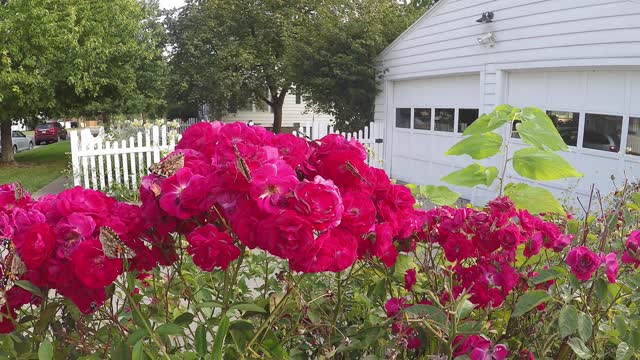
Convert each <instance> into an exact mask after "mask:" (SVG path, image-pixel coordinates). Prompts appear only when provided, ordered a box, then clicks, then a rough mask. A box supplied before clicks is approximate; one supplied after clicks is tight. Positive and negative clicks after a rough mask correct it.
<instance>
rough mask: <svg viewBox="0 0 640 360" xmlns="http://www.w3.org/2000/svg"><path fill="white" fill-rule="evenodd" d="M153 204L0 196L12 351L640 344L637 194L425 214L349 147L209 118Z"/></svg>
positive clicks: (632, 348)
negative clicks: (536, 207)
mask: <svg viewBox="0 0 640 360" xmlns="http://www.w3.org/2000/svg"><path fill="white" fill-rule="evenodd" d="M414 190H415V189H414ZM429 193H430V194H433V193H432V192H431V191H429ZM140 200H141V201H140V203H139V204H128V203H123V202H118V201H116V200H115V199H112V198H110V197H108V196H106V195H104V194H103V193H101V192H98V191H93V190H85V189H82V188H73V189H70V190H67V191H64V192H62V193H61V194H59V195H49V196H45V197H43V198H40V199H38V200H37V201H35V200H34V199H32V198H31V197H30V195H29V194H27V193H25V192H24V190H23V189H22V188H21V187H20V186H19V185H18V184H9V185H3V186H1V187H0V238H2V239H3V245H4V247H5V249H4V253H3V256H4V261H3V262H2V269H1V270H2V286H3V288H2V289H0V290H2V291H1V293H2V295H3V296H2V307H1V310H0V313H1V315H2V321H1V322H0V332H2V333H5V334H10V335H5V336H3V337H1V338H0V351H1V352H2V354H3V355H4V356H7V357H18V358H31V357H34V356H36V354H37V356H38V357H39V358H41V359H42V358H45V359H51V358H84V359H90V358H91V359H92V358H98V359H99V358H106V357H111V358H129V357H132V358H133V359H146V358H151V359H154V358H158V357H160V358H176V359H182V358H188V359H189V358H190V359H197V358H202V357H207V358H208V357H209V356H211V358H213V359H222V358H225V359H249V358H276V359H282V358H292V359H312V358H325V359H328V358H338V359H351V358H353V359H361V358H367V359H382V358H437V359H445V358H452V359H453V358H458V359H473V360H480V359H482V360H489V359H507V358H515V359H518V358H520V359H545V358H554V359H566V358H570V357H572V356H578V357H580V358H590V357H594V358H603V359H604V358H618V359H629V358H631V357H633V356H635V355H634V354H635V353H636V352H637V351H639V350H638V349H640V330H637V329H639V327H638V320H640V312H639V310H638V308H637V306H636V305H635V304H636V302H637V300H639V297H638V295H637V290H638V287H640V276H638V273H637V270H636V269H637V268H638V266H640V232H638V231H634V230H636V229H633V226H635V225H636V224H637V220H634V219H637V218H636V217H635V216H636V215H635V213H636V212H637V211H638V210H640V194H639V193H638V190H637V189H636V188H634V187H633V186H630V185H625V187H624V188H623V189H621V191H620V192H619V193H617V194H616V195H615V196H614V197H613V199H612V200H611V203H612V205H611V206H610V207H609V208H608V209H605V208H604V207H603V209H602V211H601V215H600V216H593V214H591V213H589V212H587V213H586V214H585V217H584V219H573V217H571V216H567V214H565V213H547V214H540V213H535V212H534V213H531V212H530V211H528V210H526V209H525V208H524V207H523V206H517V205H515V204H514V202H513V201H512V200H510V199H509V198H508V197H499V198H496V199H495V200H493V201H491V202H489V203H488V204H487V205H486V206H484V207H482V208H474V207H471V206H468V207H460V208H454V207H449V206H440V207H435V208H432V209H430V210H428V211H425V210H422V209H421V208H420V207H419V206H418V205H417V204H416V200H415V198H414V196H413V195H412V192H411V190H410V188H409V187H406V186H404V185H399V184H395V183H394V182H392V181H391V180H390V179H389V178H388V177H387V175H386V174H385V173H384V171H382V170H380V169H376V168H372V167H369V166H368V165H367V164H366V151H365V149H364V147H363V146H362V145H361V144H359V143H358V142H356V141H355V140H346V139H345V138H343V137H341V136H337V135H329V136H326V137H324V138H322V139H320V140H318V141H307V140H304V139H301V138H298V137H296V136H293V135H274V134H271V133H269V132H267V131H265V130H264V129H262V128H260V127H249V126H246V125H244V124H241V123H235V124H226V125H225V124H222V123H218V122H215V123H199V124H196V125H194V126H192V127H190V128H189V129H188V130H187V132H186V133H185V134H184V136H183V138H182V139H181V141H180V143H179V144H178V146H177V148H176V150H175V151H174V152H173V153H172V154H170V155H168V156H167V157H166V158H165V159H164V160H163V161H162V162H161V163H160V164H157V165H154V166H153V167H152V168H151V174H150V175H148V176H146V177H144V178H143V179H142V182H141V187H140ZM428 356H432V357H428Z"/></svg>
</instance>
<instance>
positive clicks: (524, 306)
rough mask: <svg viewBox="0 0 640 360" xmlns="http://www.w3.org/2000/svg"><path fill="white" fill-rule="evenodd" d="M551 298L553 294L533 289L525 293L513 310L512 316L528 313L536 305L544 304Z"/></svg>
mask: <svg viewBox="0 0 640 360" xmlns="http://www.w3.org/2000/svg"><path fill="white" fill-rule="evenodd" d="M549 300H551V296H549V294H547V292H546V291H542V290H533V291H529V292H528V293H526V294H524V295H523V296H522V297H520V299H518V302H517V303H516V308H515V310H513V313H512V314H511V316H513V317H518V316H522V315H524V314H526V313H527V312H529V311H530V310H532V309H533V308H535V307H536V306H538V305H540V304H542V303H543V302H546V301H549Z"/></svg>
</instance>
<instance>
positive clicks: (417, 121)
mask: <svg viewBox="0 0 640 360" xmlns="http://www.w3.org/2000/svg"><path fill="white" fill-rule="evenodd" d="M413 128H414V129H416V130H431V109H426V108H423V109H420V108H418V109H414V110H413Z"/></svg>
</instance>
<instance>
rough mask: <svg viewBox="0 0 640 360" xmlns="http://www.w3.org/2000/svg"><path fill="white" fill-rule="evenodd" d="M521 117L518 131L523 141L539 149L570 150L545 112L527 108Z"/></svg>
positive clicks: (517, 126)
mask: <svg viewBox="0 0 640 360" xmlns="http://www.w3.org/2000/svg"><path fill="white" fill-rule="evenodd" d="M521 117H522V122H521V123H519V124H517V125H516V130H518V134H519V135H520V139H522V141H524V142H526V143H527V144H529V145H532V146H535V147H537V148H539V149H545V148H547V149H550V150H553V151H559V150H566V149H568V148H569V147H568V146H567V144H565V143H564V140H563V139H562V137H561V136H560V133H558V130H557V129H556V127H555V126H554V125H553V122H552V121H551V119H550V118H549V116H548V115H547V114H546V113H545V112H544V111H542V110H540V109H538V108H525V109H523V110H522V114H521Z"/></svg>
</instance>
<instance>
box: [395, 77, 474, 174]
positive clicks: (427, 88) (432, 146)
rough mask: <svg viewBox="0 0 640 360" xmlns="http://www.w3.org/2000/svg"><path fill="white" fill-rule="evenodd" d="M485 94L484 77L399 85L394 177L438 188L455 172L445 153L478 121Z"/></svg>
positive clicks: (443, 78)
mask: <svg viewBox="0 0 640 360" xmlns="http://www.w3.org/2000/svg"><path fill="white" fill-rule="evenodd" d="M480 93H481V92H480V76H479V75H468V76H456V77H442V78H429V79H420V80H410V81H398V82H396V83H394V95H393V101H394V102H393V111H394V112H395V113H393V114H391V117H392V119H393V120H392V121H393V142H392V162H391V174H392V176H393V177H394V178H395V179H398V180H401V181H406V182H413V183H421V184H435V183H438V182H439V179H440V178H441V177H442V176H444V175H446V174H447V173H449V172H451V171H452V170H454V168H453V167H452V166H453V164H452V161H455V159H452V158H450V157H449V158H445V156H444V153H445V151H446V150H447V149H448V148H449V147H450V146H452V145H453V144H454V143H455V142H456V141H457V140H459V136H456V134H458V133H461V132H462V131H464V129H465V128H466V127H467V126H468V125H469V124H470V123H471V122H473V121H474V120H475V119H477V118H478V109H479V107H480Z"/></svg>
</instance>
